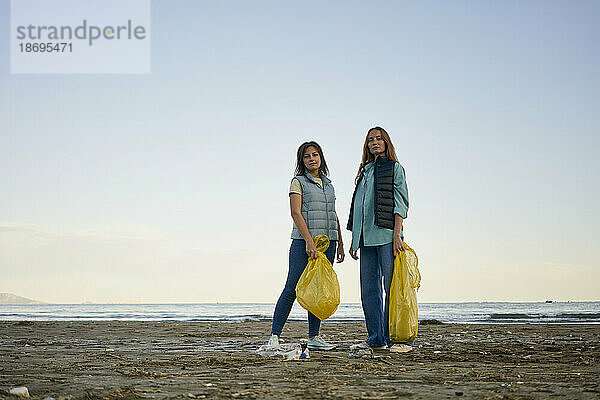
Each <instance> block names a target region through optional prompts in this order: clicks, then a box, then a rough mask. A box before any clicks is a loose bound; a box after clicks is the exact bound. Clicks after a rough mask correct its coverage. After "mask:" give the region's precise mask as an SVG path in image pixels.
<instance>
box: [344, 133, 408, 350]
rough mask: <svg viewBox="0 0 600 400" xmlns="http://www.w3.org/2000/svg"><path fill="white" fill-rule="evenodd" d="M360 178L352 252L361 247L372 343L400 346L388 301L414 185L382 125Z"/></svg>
mask: <svg viewBox="0 0 600 400" xmlns="http://www.w3.org/2000/svg"><path fill="white" fill-rule="evenodd" d="M355 184H356V187H355V189H354V194H353V196H352V204H351V206H350V217H349V219H348V226H347V228H348V229H349V230H351V231H352V245H351V246H350V250H349V252H350V256H351V257H352V258H353V259H355V260H357V259H358V250H359V249H360V292H361V301H362V307H363V312H364V315H365V323H366V326H367V333H368V335H369V337H368V338H367V340H366V344H367V345H368V346H369V347H371V348H374V349H384V348H386V347H390V348H391V350H392V351H395V349H394V346H393V345H394V343H392V341H391V340H390V335H389V307H388V303H389V291H390V284H391V280H392V274H393V272H394V257H395V255H396V254H398V253H400V252H401V251H403V250H404V245H403V240H404V235H403V231H402V222H403V221H404V219H405V218H406V215H407V212H408V187H407V186H406V178H405V174H404V168H403V167H402V165H400V163H399V162H398V158H397V157H396V151H395V149H394V145H393V144H392V141H391V139H390V136H389V135H388V133H387V132H386V131H385V129H383V128H381V127H379V126H376V127H374V128H371V129H369V131H368V132H367V137H366V139H365V144H364V146H363V154H362V160H361V163H360V166H359V167H358V173H357V175H356V179H355ZM382 278H383V287H382ZM383 291H385V301H383Z"/></svg>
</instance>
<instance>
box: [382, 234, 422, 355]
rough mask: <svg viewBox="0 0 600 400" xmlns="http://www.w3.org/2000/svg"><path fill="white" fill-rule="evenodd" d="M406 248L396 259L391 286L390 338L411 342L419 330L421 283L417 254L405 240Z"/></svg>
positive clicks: (394, 340)
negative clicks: (418, 292) (419, 292)
mask: <svg viewBox="0 0 600 400" xmlns="http://www.w3.org/2000/svg"><path fill="white" fill-rule="evenodd" d="M404 248H405V250H404V251H403V252H401V253H400V254H398V255H397V256H396V258H395V259H394V274H393V276H392V284H391V287H390V304H389V307H390V339H391V340H392V342H401V343H402V342H410V341H412V340H414V339H415V338H416V337H417V331H418V330H419V319H418V317H419V310H418V307H417V294H416V289H418V288H419V286H421V285H420V283H421V274H420V273H419V269H418V268H417V265H418V264H419V260H418V258H417V254H416V253H415V251H414V250H413V249H411V248H410V247H409V246H408V245H407V244H406V242H404Z"/></svg>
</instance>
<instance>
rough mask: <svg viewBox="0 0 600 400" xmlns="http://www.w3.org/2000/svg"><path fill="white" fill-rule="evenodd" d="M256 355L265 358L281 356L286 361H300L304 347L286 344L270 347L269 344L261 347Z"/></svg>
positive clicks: (297, 344) (296, 344)
mask: <svg viewBox="0 0 600 400" xmlns="http://www.w3.org/2000/svg"><path fill="white" fill-rule="evenodd" d="M256 354H258V355H260V356H263V357H273V356H281V357H283V358H284V359H285V360H298V359H300V357H301V355H302V346H301V345H300V343H286V344H274V345H269V344H268V343H267V344H263V345H262V346H260V347H259V348H258V350H256ZM306 354H308V353H306ZM305 358H309V357H305Z"/></svg>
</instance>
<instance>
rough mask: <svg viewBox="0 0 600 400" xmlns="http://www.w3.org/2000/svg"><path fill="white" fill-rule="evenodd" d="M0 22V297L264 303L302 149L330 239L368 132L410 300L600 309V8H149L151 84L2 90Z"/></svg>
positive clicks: (103, 79)
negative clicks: (319, 182)
mask: <svg viewBox="0 0 600 400" xmlns="http://www.w3.org/2000/svg"><path fill="white" fill-rule="evenodd" d="M9 16H10V13H9V1H7V0H5V1H2V2H0V26H1V27H2V28H1V29H0V32H1V35H2V37H3V39H2V40H1V41H0V89H1V90H0V292H11V293H15V294H18V295H21V296H26V297H30V298H34V299H39V300H44V301H48V302H82V301H92V302H132V301H134V302H216V301H221V302H275V301H276V300H277V297H278V296H279V293H280V292H281V289H282V288H283V283H284V280H285V276H286V274H287V269H288V263H287V260H288V249H289V244H290V238H289V235H290V231H291V225H292V220H291V218H290V215H289V203H288V195H287V190H288V187H289V182H290V179H291V177H292V174H293V168H294V162H295V160H294V158H295V152H296V149H297V148H298V146H299V145H300V144H301V143H302V142H303V141H305V140H311V139H312V140H316V141H318V142H319V143H320V144H321V145H322V146H323V148H324V152H325V157H326V159H327V163H328V164H329V167H330V171H331V178H332V180H333V183H334V185H335V188H336V192H337V204H336V206H337V209H338V215H339V218H340V221H341V222H342V224H343V225H345V223H346V221H347V218H348V211H349V203H350V199H351V195H352V190H353V178H354V175H355V174H356V169H357V167H358V163H359V161H360V155H361V150H362V144H363V141H364V137H365V134H366V131H367V130H368V128H370V127H371V126H374V125H381V126H383V127H384V128H385V129H386V130H387V131H388V132H389V133H390V135H391V136H392V140H393V142H394V145H395V146H396V149H397V153H398V157H399V159H400V161H401V163H402V165H403V166H404V167H405V169H406V174H407V181H408V185H409V191H410V200H411V208H410V210H409V217H408V219H407V220H406V221H405V234H406V241H407V242H408V243H409V244H410V245H411V246H412V247H414V248H415V250H416V251H417V254H418V256H419V262H420V265H419V267H420V270H421V274H422V276H423V279H422V286H421V289H420V291H419V300H420V301H472V300H473V301H538V300H542V301H543V300H546V299H553V300H600V290H599V289H598V282H600V246H598V241H599V240H600V207H599V206H598V204H600V184H599V182H600V157H598V148H599V146H600V132H599V131H600V112H599V110H600V74H599V73H598V71H600V52H599V51H598V39H599V38H600V25H599V24H598V21H599V20H600V3H598V2H596V1H546V0H544V1H502V2H488V1H486V2H483V1H482V2H472V1H454V2H446V1H438V2H431V1H425V2H398V1H383V2H381V1H380V2H350V1H332V2H320V1H298V2H287V1H286V2H278V1H252V2H242V1H191V0H190V1H154V2H153V3H152V27H151V40H152V73H151V74H148V75H14V74H10V60H9V48H8V46H9V45H10V44H9V34H10V32H9V27H10V21H9V19H10V18H9ZM344 241H345V243H346V244H347V246H348V245H349V243H350V234H349V232H347V231H345V234H344ZM358 267H359V265H358V262H355V261H353V260H351V259H350V257H347V260H346V261H345V262H344V263H343V264H340V265H337V266H336V271H337V273H338V277H339V281H340V285H341V289H342V302H357V301H360V295H359V285H358Z"/></svg>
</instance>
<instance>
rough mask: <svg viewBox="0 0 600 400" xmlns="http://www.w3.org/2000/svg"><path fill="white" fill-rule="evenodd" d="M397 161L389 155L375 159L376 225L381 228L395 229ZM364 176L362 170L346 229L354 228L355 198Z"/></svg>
mask: <svg viewBox="0 0 600 400" xmlns="http://www.w3.org/2000/svg"><path fill="white" fill-rule="evenodd" d="M395 164H396V162H395V161H393V160H390V159H388V158H387V157H383V156H379V157H377V159H376V160H375V170H374V171H373V175H374V177H375V197H374V199H375V201H374V207H375V225H377V226H378V227H380V228H387V229H394V165H395ZM362 178H363V173H362V172H361V175H360V177H359V178H358V183H357V184H356V186H355V187H354V194H353V195H352V203H351V204H350V216H349V218H348V224H347V225H346V229H348V230H349V231H351V230H352V220H353V218H354V199H355V197H356V189H357V188H358V185H359V184H360V182H361V180H362Z"/></svg>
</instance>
